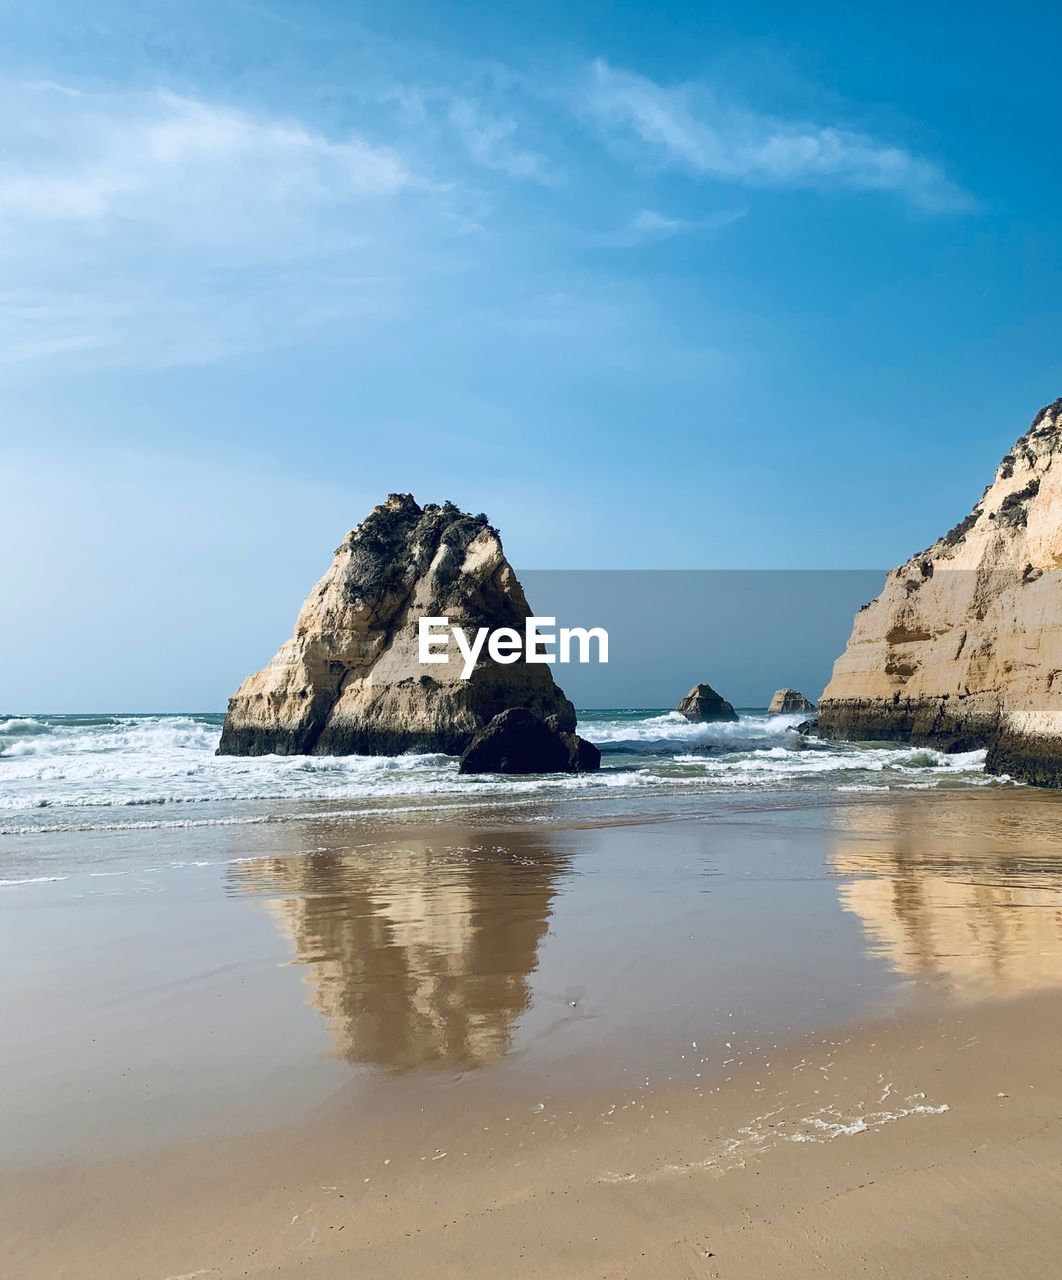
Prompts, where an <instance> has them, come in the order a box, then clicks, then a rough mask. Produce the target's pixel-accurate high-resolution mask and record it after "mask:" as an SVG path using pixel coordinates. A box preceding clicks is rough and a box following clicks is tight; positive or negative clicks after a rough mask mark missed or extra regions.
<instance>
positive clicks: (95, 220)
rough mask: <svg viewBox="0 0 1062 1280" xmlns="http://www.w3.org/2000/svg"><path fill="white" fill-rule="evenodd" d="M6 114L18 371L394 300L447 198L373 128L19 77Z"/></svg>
mask: <svg viewBox="0 0 1062 1280" xmlns="http://www.w3.org/2000/svg"><path fill="white" fill-rule="evenodd" d="M0 108H2V123H0V141H2V143H3V146H2V149H0V156H2V159H0V268H2V269H3V273H4V282H5V290H4V292H3V293H0V360H2V361H3V362H6V363H10V362H13V361H19V360H26V359H32V358H37V357H41V356H47V355H55V354H61V353H62V354H66V355H68V356H70V355H78V356H81V357H84V356H85V355H86V354H88V355H93V354H94V355H95V356H96V357H97V358H98V359H103V360H112V359H117V360H120V361H124V360H127V359H129V358H134V359H141V358H145V355H146V352H147V351H148V349H149V348H151V355H150V356H149V357H147V358H149V359H151V360H157V359H162V360H163V361H164V362H167V363H169V362H173V361H175V360H176V361H179V362H180V361H186V360H198V359H207V358H213V357H216V356H217V355H218V354H225V353H226V352H227V351H229V350H232V349H234V348H235V349H240V348H241V347H244V346H246V345H252V346H253V345H261V344H263V343H265V344H267V345H272V344H273V343H275V342H277V341H278V340H279V341H283V340H284V338H285V335H286V336H287V337H288V338H289V339H290V338H291V337H296V336H300V335H301V336H305V334H306V333H307V331H308V330H309V329H310V328H312V326H313V325H314V324H315V323H320V324H325V323H328V322H329V321H332V320H334V319H335V317H336V315H337V314H347V315H355V316H356V315H359V314H364V313H366V312H371V311H372V310H374V309H379V308H388V307H393V306H394V304H395V299H396V296H397V295H398V294H399V293H400V287H396V285H395V282H394V279H393V277H394V276H395V275H396V274H401V272H402V271H403V270H405V269H406V268H407V267H408V266H409V264H410V263H411V262H413V261H414V260H415V257H416V253H417V252H422V251H423V246H424V240H425V237H424V236H423V235H422V234H420V228H419V227H417V228H414V227H413V226H412V225H411V223H413V222H416V220H417V216H418V214H417V210H418V208H419V207H420V205H421V204H423V203H424V202H425V201H426V200H434V199H445V198H446V196H445V192H443V191H442V188H441V187H440V185H439V184H437V183H434V182H431V181H428V180H426V179H424V178H422V177H420V176H419V175H416V174H414V173H413V172H412V170H411V168H410V166H409V165H408V163H407V162H406V161H405V160H404V159H402V158H401V157H400V156H399V155H398V154H397V153H396V152H395V151H394V150H392V149H391V148H390V147H387V146H381V145H379V144H377V143H374V142H372V141H370V140H369V139H367V138H366V137H364V136H362V135H360V134H357V133H347V134H345V135H343V136H342V137H329V136H327V135H325V134H324V133H322V132H321V131H319V130H316V129H314V128H311V127H309V126H307V125H306V124H304V123H301V122H299V121H297V120H292V119H284V118H280V117H274V116H271V115H269V114H266V113H258V114H254V113H251V112H248V111H244V110H239V109H236V108H234V107H231V106H227V105H223V104H218V103H212V102H209V101H204V100H199V99H195V98H190V97H186V96H180V95H177V94H173V93H168V92H153V93H136V92H113V93H90V92H79V91H77V90H75V89H72V88H66V87H64V86H61V85H56V84H51V83H47V82H45V83H37V84H32V85H27V84H9V85H6V86H4V87H3V88H2V89H0ZM407 232H408V234H409V236H410V238H411V240H412V241H413V242H414V243H413V245H412V247H409V246H408V245H407V244H406V243H404V242H403V236H404V234H406V233H407Z"/></svg>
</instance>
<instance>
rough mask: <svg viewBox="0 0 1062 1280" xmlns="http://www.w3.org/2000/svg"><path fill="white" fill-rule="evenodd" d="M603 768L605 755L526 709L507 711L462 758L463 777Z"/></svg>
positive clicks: (552, 718)
mask: <svg viewBox="0 0 1062 1280" xmlns="http://www.w3.org/2000/svg"><path fill="white" fill-rule="evenodd" d="M600 767H601V752H600V751H599V750H598V749H597V747H595V746H594V744H593V743H592V742H587V740H586V739H585V738H580V737H579V735H578V734H577V733H566V732H565V731H564V730H563V729H562V728H561V727H560V724H559V722H558V720H557V717H556V716H550V717H549V719H548V720H543V719H542V717H541V716H536V715H535V713H534V712H533V711H528V710H527V708H526V707H513V708H512V709H511V710H510V711H503V712H502V713H501V714H500V715H497V716H495V717H494V719H493V720H492V721H491V722H490V724H488V725H487V726H486V728H484V729H480V731H479V733H477V734H476V736H475V737H474V738H473V739H472V741H471V742H470V743H469V744H468V746H467V747H466V748H465V750H464V752H463V753H462V755H461V766H460V771H461V773H588V772H590V771H591V770H593V769H599V768H600Z"/></svg>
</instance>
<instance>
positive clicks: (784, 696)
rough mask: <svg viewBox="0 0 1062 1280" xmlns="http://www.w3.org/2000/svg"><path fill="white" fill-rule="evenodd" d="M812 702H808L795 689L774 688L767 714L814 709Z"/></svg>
mask: <svg viewBox="0 0 1062 1280" xmlns="http://www.w3.org/2000/svg"><path fill="white" fill-rule="evenodd" d="M814 710H815V704H814V702H809V701H808V700H807V698H805V697H804V695H803V694H802V693H800V692H798V690H796V689H776V690H775V693H774V697H773V698H772V699H771V705H770V706H769V707H768V708H767V714H768V715H769V716H783V715H790V714H792V713H793V712H794V711H814Z"/></svg>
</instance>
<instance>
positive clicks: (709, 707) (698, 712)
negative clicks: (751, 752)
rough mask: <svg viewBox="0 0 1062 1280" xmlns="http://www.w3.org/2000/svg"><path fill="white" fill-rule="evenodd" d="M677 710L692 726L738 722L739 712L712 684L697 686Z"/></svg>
mask: <svg viewBox="0 0 1062 1280" xmlns="http://www.w3.org/2000/svg"><path fill="white" fill-rule="evenodd" d="M675 710H676V711H677V712H678V713H679V715H682V716H685V717H686V719H687V720H689V721H690V722H691V723H692V724H708V723H710V722H712V721H719V720H736V719H737V718H738V717H737V712H736V711H735V710H734V708H733V707H732V706H731V705H730V703H729V702H727V700H726V699H725V698H724V697H722V696H721V695H720V694H718V693H716V691H715V690H714V689H713V688H712V686H711V685H710V684H695V685H694V686H693V688H692V689H691V690H690V691H689V693H687V694H686V696H685V697H684V698H683V699H682V701H681V702H680V703H679V704H678V706H677V707H676V708H675Z"/></svg>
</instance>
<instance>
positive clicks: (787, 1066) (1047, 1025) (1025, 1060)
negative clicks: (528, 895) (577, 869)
mask: <svg viewBox="0 0 1062 1280" xmlns="http://www.w3.org/2000/svg"><path fill="white" fill-rule="evenodd" d="M1060 1014H1062V995H1059V994H1051V995H1047V996H1045V995H1037V996H1031V997H1026V998H1024V999H1015V1000H1011V1001H1005V1002H999V1003H985V1004H980V1005H976V1006H969V1007H966V1008H960V1009H953V1010H950V1011H948V1012H946V1013H943V1014H942V1013H940V1012H937V1013H933V1014H931V1013H928V1012H927V1013H923V1014H919V1015H911V1014H907V1015H902V1016H899V1017H894V1018H890V1019H887V1020H885V1021H881V1022H873V1023H870V1024H866V1025H861V1026H859V1027H838V1028H835V1029H833V1030H832V1031H830V1032H825V1033H823V1032H816V1033H815V1034H813V1035H811V1036H808V1037H805V1038H803V1039H801V1040H798V1041H797V1042H796V1043H794V1044H793V1045H792V1046H790V1047H788V1048H786V1049H783V1050H781V1051H779V1052H777V1053H776V1051H775V1050H773V1049H771V1048H770V1047H767V1046H765V1047H764V1053H765V1054H767V1055H770V1056H769V1057H766V1056H765V1057H764V1058H763V1059H762V1061H756V1062H747V1063H746V1064H745V1065H744V1067H743V1068H742V1069H741V1071H740V1072H739V1073H738V1074H736V1075H734V1076H733V1077H732V1079H731V1080H730V1081H729V1082H728V1083H725V1084H721V1085H720V1086H713V1088H716V1087H718V1092H711V1093H709V1094H707V1096H705V1097H699V1096H694V1095H693V1094H692V1093H691V1091H690V1090H689V1089H688V1088H681V1089H680V1088H674V1087H673V1088H670V1089H664V1088H662V1089H659V1090H657V1091H650V1092H645V1091H643V1092H642V1093H641V1094H640V1095H639V1094H637V1093H635V1094H634V1096H633V1097H632V1098H631V1099H629V1100H624V1099H623V1098H622V1096H621V1095H617V1091H616V1090H615V1089H612V1090H608V1091H605V1092H602V1093H599V1094H595V1095H592V1096H587V1097H584V1098H582V1099H579V1100H576V1099H566V1100H565V1105H563V1106H557V1105H556V1104H555V1103H554V1102H553V1101H552V1100H550V1099H549V1098H548V1096H546V1097H545V1098H544V1100H543V1102H542V1103H541V1104H534V1105H533V1106H528V1105H525V1106H523V1108H522V1110H521V1111H519V1112H518V1111H517V1109H516V1105H515V1100H513V1099H504V1098H496V1099H489V1098H486V1099H485V1098H479V1099H477V1100H476V1101H475V1102H474V1103H473V1102H472V1100H471V1099H470V1098H469V1097H468V1096H467V1095H466V1094H465V1093H464V1092H463V1091H462V1090H461V1089H460V1088H459V1087H456V1088H455V1089H453V1090H452V1091H450V1092H449V1094H448V1095H447V1097H446V1099H445V1105H443V1106H440V1107H436V1108H434V1109H433V1110H432V1113H431V1114H430V1115H429V1114H427V1113H420V1114H416V1113H414V1114H410V1113H409V1112H406V1113H405V1114H404V1118H401V1122H399V1121H400V1117H398V1116H396V1115H395V1114H394V1113H393V1110H392V1109H388V1108H380V1107H379V1102H378V1100H371V1101H370V1100H363V1102H362V1103H361V1104H358V1105H356V1106H355V1108H354V1111H353V1113H352V1112H351V1110H350V1107H349V1106H348V1105H347V1103H346V1101H345V1100H344V1098H343V1096H342V1093H340V1094H339V1095H336V1096H334V1097H333V1098H331V1099H330V1100H329V1101H328V1102H327V1103H326V1104H324V1105H323V1106H322V1107H321V1108H319V1109H318V1110H317V1112H316V1113H315V1114H314V1115H313V1116H311V1117H310V1118H309V1119H308V1120H307V1121H305V1122H304V1123H302V1124H300V1125H297V1126H288V1127H283V1128H280V1129H273V1130H265V1131H263V1132H260V1133H257V1134H251V1135H246V1136H244V1137H242V1138H218V1139H214V1140H210V1141H205V1142H198V1143H194V1144H190V1145H187V1146H183V1147H182V1146H175V1147H166V1148H161V1149H159V1150H157V1151H154V1152H151V1153H144V1154H141V1155H139V1156H133V1157H125V1158H121V1159H117V1160H113V1161H106V1162H102V1163H87V1164H84V1165H74V1166H70V1167H65V1168H55V1169H50V1170H38V1171H36V1172H32V1173H23V1174H10V1173H8V1174H5V1175H4V1176H2V1177H0V1202H2V1203H3V1205H4V1212H5V1216H6V1217H8V1218H9V1220H10V1221H11V1222H13V1223H14V1222H17V1223H19V1224H20V1226H19V1229H18V1231H17V1232H16V1233H15V1234H14V1235H9V1236H8V1238H7V1244H6V1246H5V1250H6V1252H8V1255H9V1263H10V1266H11V1270H12V1274H18V1275H20V1276H25V1277H27V1278H28V1280H33V1278H35V1277H45V1276H47V1277H48V1278H49V1280H64V1278H65V1277H73V1276H75V1275H76V1276H78V1277H84V1278H85V1280H91V1278H94V1277H97V1276H98V1277H100V1278H101V1280H102V1277H105V1276H106V1277H108V1278H113V1280H126V1278H127V1277H128V1278H129V1280H132V1277H138V1278H140V1277H155V1276H158V1277H159V1280H165V1278H167V1277H173V1276H177V1275H189V1274H193V1275H216V1276H218V1277H219V1278H220V1280H227V1278H228V1277H230V1276H231V1277H235V1276H255V1277H266V1276H270V1277H274V1276H275V1277H286V1276H289V1275H292V1276H293V1275H295V1274H299V1275H304V1276H308V1277H311V1280H318V1278H319V1280H332V1278H333V1277H336V1278H338V1277H340V1276H347V1275H350V1274H352V1273H353V1274H362V1273H363V1272H362V1271H361V1270H355V1271H353V1272H352V1271H351V1268H352V1267H357V1268H364V1274H371V1275H373V1276H374V1277H377V1276H378V1277H381V1278H383V1277H389V1276H395V1277H398V1276H408V1275H411V1274H423V1273H424V1271H425V1268H429V1267H430V1270H431V1273H432V1274H433V1275H438V1276H447V1277H448V1276H453V1277H458V1276H480V1275H482V1276H490V1275H498V1274H508V1275H514V1276H524V1275H527V1276H532V1275H534V1276H546V1277H558V1278H559V1277H567V1276H572V1277H576V1276H587V1277H589V1276H592V1275H610V1276H617V1277H618V1276H625V1277H626V1276H630V1277H636V1276H637V1277H642V1276H644V1277H649V1276H651V1275H657V1276H665V1275H666V1276H672V1275H674V1276H687V1275H709V1276H716V1275H718V1276H743V1277H744V1276H760V1275H764V1276H766V1275H773V1274H775V1268H777V1267H779V1266H781V1265H783V1264H784V1265H786V1266H787V1267H788V1268H789V1269H790V1273H791V1274H797V1275H803V1274H823V1275H836V1276H848V1275H852V1274H855V1273H856V1272H857V1271H859V1270H860V1268H862V1269H865V1270H867V1272H868V1273H869V1274H878V1273H880V1274H883V1275H884V1274H890V1275H899V1276H911V1277H915V1276H924V1275H925V1274H927V1271H926V1266H927V1264H928V1255H926V1254H921V1253H920V1252H919V1240H920V1239H921V1238H923V1236H930V1237H931V1238H932V1239H933V1241H934V1243H933V1246H932V1248H933V1264H932V1265H933V1268H934V1270H933V1274H935V1275H949V1274H963V1275H969V1276H982V1275H983V1276H986V1277H987V1276H989V1275H992V1274H999V1273H1000V1272H999V1268H1000V1267H1001V1266H1004V1265H1005V1267H1006V1270H1005V1273H1006V1274H1008V1275H1019V1276H1020V1275H1029V1276H1032V1275H1044V1274H1047V1271H1046V1270H1043V1269H1041V1270H1037V1269H1036V1268H1037V1267H1042V1265H1043V1260H1044V1259H1045V1258H1047V1257H1049V1256H1052V1253H1053V1251H1055V1250H1057V1247H1058V1244H1059V1243H1060V1237H1062V1228H1060V1227H1059V1226H1058V1223H1057V1214H1056V1213H1055V1212H1054V1209H1055V1207H1056V1205H1057V1199H1056V1198H1055V1197H1057V1193H1058V1190H1059V1189H1060V1186H1062V1179H1060V1175H1059V1173H1058V1170H1057V1162H1056V1161H1055V1159H1054V1154H1053V1153H1054V1152H1056V1151H1057V1140H1058V1135H1059V1128H1060V1126H1062V1119H1060V1115H1062V1072H1060V1070H1059V1068H1058V1065H1057V1064H1058V1062H1059V1060H1060V1058H1062V1017H1060V1016H1059V1015H1060ZM1019 1046H1020V1048H1019ZM632 1092H633V1091H632ZM525 1101H526V1100H525ZM568 1102H570V1103H571V1104H572V1105H567V1103H568ZM540 1108H541V1109H540ZM370 1117H371V1118H370ZM354 1125H356V1127H357V1136H356V1141H355V1142H353V1143H352V1142H351V1140H350V1133H351V1128H352V1126H354ZM871 1188H873V1190H871ZM989 1202H991V1204H992V1205H993V1214H992V1217H991V1220H990V1221H991V1226H990V1227H989V1226H988V1225H987V1223H986V1218H985V1215H984V1213H983V1212H982V1210H983V1209H985V1208H986V1207H987V1205H988V1203H989ZM160 1203H165V1204H166V1206H167V1211H166V1214H165V1215H164V1217H160V1215H158V1214H157V1213H155V1212H154V1210H155V1207H156V1206H157V1205H158V1204H160ZM871 1206H873V1211H872V1212H870V1211H869V1210H870V1208H871ZM942 1213H945V1214H950V1215H952V1216H953V1217H954V1218H955V1219H956V1229H955V1230H952V1231H949V1232H948V1233H947V1238H946V1240H945V1239H942V1238H941V1237H940V1236H939V1235H938V1234H934V1233H935V1232H936V1231H937V1230H938V1228H939V1217H940V1215H941V1214H942ZM960 1222H961V1228H960V1227H959V1223H960ZM344 1233H345V1234H344ZM928 1247H929V1246H928V1245H927V1248H928ZM89 1259H91V1261H89ZM429 1260H430V1261H429Z"/></svg>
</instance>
